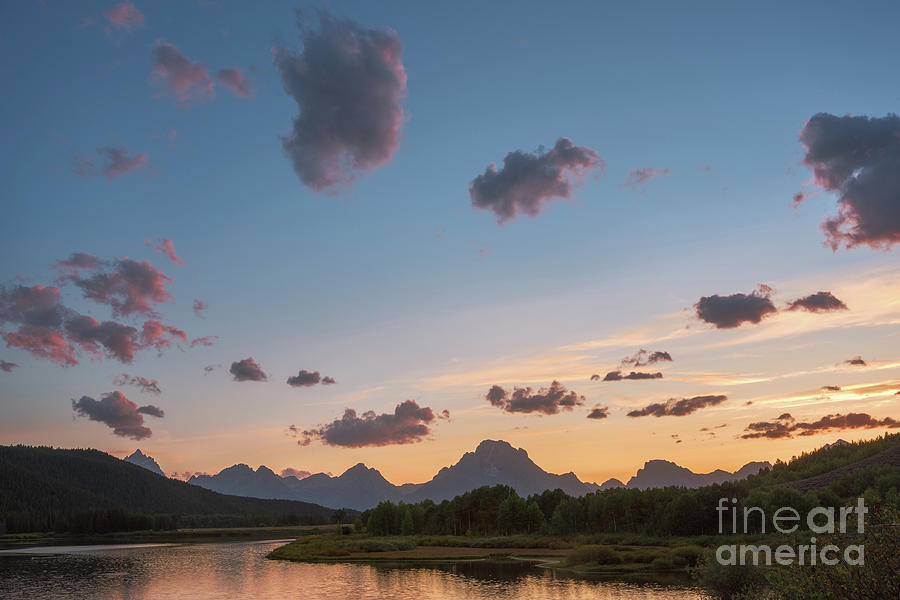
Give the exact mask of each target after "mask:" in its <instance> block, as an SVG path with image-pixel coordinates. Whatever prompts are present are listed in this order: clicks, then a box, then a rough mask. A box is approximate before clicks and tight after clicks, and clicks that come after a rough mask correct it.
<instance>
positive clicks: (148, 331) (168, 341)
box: [141, 319, 187, 351]
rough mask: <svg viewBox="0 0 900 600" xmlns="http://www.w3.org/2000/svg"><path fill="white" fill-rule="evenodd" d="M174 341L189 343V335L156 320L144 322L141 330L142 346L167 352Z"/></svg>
mask: <svg viewBox="0 0 900 600" xmlns="http://www.w3.org/2000/svg"><path fill="white" fill-rule="evenodd" d="M173 339H177V340H181V341H182V342H187V334H186V333H185V332H184V331H182V330H181V329H178V328H177V327H175V326H173V325H165V324H164V323H160V322H159V321H157V320H155V319H150V320H148V321H144V326H143V329H142V330H141V346H142V347H144V348H151V347H152V348H156V349H157V350H159V351H162V350H165V349H166V348H168V347H169V346H171V345H172V341H173Z"/></svg>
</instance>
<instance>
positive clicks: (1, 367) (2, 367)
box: [0, 360, 19, 373]
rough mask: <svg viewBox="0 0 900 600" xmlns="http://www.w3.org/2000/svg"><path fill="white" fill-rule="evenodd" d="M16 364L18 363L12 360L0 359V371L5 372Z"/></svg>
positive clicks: (9, 370)
mask: <svg viewBox="0 0 900 600" xmlns="http://www.w3.org/2000/svg"><path fill="white" fill-rule="evenodd" d="M18 366H19V365H17V364H16V363H14V362H9V361H8V360H0V371H5V372H6V373H9V372H11V371H12V370H13V369H15V368H16V367H18Z"/></svg>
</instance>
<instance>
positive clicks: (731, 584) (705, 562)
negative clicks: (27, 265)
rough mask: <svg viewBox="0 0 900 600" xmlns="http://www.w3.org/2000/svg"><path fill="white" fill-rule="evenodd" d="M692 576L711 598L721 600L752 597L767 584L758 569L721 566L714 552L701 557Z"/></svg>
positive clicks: (748, 566)
mask: <svg viewBox="0 0 900 600" xmlns="http://www.w3.org/2000/svg"><path fill="white" fill-rule="evenodd" d="M691 575H692V576H693V577H694V580H695V581H696V582H697V584H698V585H699V586H700V587H702V588H704V589H705V590H706V591H707V593H709V595H710V596H712V597H713V598H718V599H721V600H739V599H740V598H744V597H747V596H750V595H751V594H753V593H755V592H756V590H759V589H760V588H762V587H764V586H765V583H766V581H765V577H764V576H763V574H762V571H760V569H759V568H758V567H753V566H750V565H721V564H719V562H718V561H717V560H716V557H715V556H714V555H713V553H712V552H708V553H704V554H703V556H702V557H700V560H699V561H698V562H697V567H696V568H695V569H693V570H692V572H691Z"/></svg>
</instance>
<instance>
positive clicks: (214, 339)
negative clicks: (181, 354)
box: [191, 335, 219, 348]
mask: <svg viewBox="0 0 900 600" xmlns="http://www.w3.org/2000/svg"><path fill="white" fill-rule="evenodd" d="M218 341H219V336H217V335H205V336H203V337H198V338H194V339H192V340H191V348H196V347H197V346H215V345H216V343H218Z"/></svg>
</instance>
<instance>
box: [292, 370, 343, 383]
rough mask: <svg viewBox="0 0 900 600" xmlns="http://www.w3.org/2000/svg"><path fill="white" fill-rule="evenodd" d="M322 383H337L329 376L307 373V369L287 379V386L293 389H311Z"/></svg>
mask: <svg viewBox="0 0 900 600" xmlns="http://www.w3.org/2000/svg"><path fill="white" fill-rule="evenodd" d="M320 383H321V384H322V385H331V384H334V383H337V382H336V381H335V380H334V378H333V377H329V376H328V375H326V376H325V377H322V375H321V374H320V373H319V372H318V371H307V370H306V369H300V372H299V373H297V374H296V375H292V376H291V377H288V379H287V384H288V385H289V386H291V387H310V386H314V385H318V384H320Z"/></svg>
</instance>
